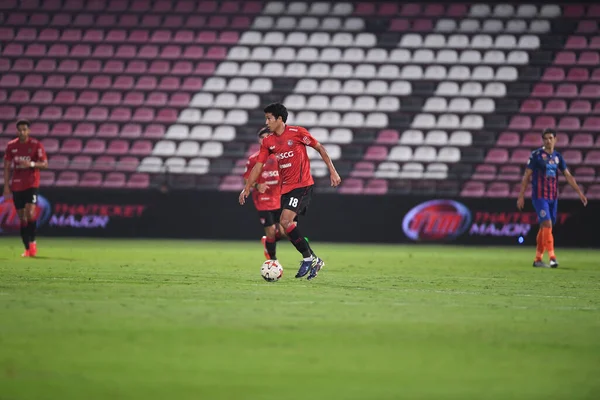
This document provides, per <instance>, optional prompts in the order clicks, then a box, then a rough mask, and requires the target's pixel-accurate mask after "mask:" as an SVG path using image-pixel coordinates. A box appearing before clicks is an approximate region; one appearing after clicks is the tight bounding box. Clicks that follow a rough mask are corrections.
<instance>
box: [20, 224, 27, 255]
mask: <svg viewBox="0 0 600 400" xmlns="http://www.w3.org/2000/svg"><path fill="white" fill-rule="evenodd" d="M21 240H23V245H24V246H25V250H29V229H27V222H26V221H21Z"/></svg>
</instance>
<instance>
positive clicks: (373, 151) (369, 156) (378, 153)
mask: <svg viewBox="0 0 600 400" xmlns="http://www.w3.org/2000/svg"><path fill="white" fill-rule="evenodd" d="M387 156H388V149H387V147H385V146H370V147H368V148H367V151H366V152H365V155H364V159H365V160H369V161H383V160H386V159H387Z"/></svg>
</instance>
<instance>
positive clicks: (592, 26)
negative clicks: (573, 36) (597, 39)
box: [576, 20, 598, 33]
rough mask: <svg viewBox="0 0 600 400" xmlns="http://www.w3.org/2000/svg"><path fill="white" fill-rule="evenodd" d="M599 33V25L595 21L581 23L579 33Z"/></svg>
mask: <svg viewBox="0 0 600 400" xmlns="http://www.w3.org/2000/svg"><path fill="white" fill-rule="evenodd" d="M597 31H598V24H597V23H596V21H593V20H583V21H579V24H578V25H577V31H576V32H577V33H594V32H597Z"/></svg>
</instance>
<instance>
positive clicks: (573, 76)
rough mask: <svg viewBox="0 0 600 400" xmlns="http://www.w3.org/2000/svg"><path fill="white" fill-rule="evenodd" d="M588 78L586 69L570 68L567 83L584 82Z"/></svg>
mask: <svg viewBox="0 0 600 400" xmlns="http://www.w3.org/2000/svg"><path fill="white" fill-rule="evenodd" d="M589 78H590V74H589V72H588V70H587V69H586V68H571V69H570V70H569V73H568V74H567V80H568V81H575V82H584V81H587V80H588V79H589Z"/></svg>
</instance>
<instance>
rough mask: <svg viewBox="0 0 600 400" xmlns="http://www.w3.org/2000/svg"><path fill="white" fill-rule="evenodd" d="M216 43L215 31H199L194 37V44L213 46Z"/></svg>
mask: <svg viewBox="0 0 600 400" xmlns="http://www.w3.org/2000/svg"><path fill="white" fill-rule="evenodd" d="M216 41H217V32H215V31H200V32H199V33H198V36H196V43H201V44H213V43H215V42H216Z"/></svg>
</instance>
